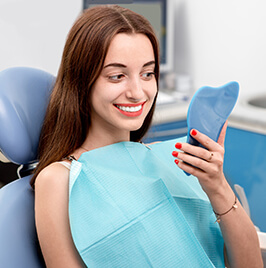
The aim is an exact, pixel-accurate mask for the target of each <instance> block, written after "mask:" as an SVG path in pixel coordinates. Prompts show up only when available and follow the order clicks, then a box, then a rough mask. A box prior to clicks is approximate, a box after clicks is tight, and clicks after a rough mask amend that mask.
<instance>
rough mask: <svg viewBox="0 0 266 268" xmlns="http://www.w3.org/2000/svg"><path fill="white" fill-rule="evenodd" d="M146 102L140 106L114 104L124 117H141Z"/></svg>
mask: <svg viewBox="0 0 266 268" xmlns="http://www.w3.org/2000/svg"><path fill="white" fill-rule="evenodd" d="M144 104H145V102H143V103H140V104H114V106H115V107H116V108H117V109H118V110H119V111H120V112H121V113H122V114H124V115H127V116H139V115H141V113H142V111H143V106H144Z"/></svg>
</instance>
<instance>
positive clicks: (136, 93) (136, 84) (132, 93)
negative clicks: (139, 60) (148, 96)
mask: <svg viewBox="0 0 266 268" xmlns="http://www.w3.org/2000/svg"><path fill="white" fill-rule="evenodd" d="M144 96H145V93H144V90H143V83H142V81H141V79H140V77H135V78H132V79H130V81H129V83H128V88H127V91H126V97H127V98H128V99H130V100H131V101H134V102H137V101H140V100H143V97H144Z"/></svg>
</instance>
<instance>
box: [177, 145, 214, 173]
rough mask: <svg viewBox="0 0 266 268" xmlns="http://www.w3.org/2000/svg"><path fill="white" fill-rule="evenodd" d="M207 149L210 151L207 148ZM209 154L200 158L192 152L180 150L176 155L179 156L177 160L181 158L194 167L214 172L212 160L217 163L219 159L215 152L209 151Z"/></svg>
mask: <svg viewBox="0 0 266 268" xmlns="http://www.w3.org/2000/svg"><path fill="white" fill-rule="evenodd" d="M205 151H206V152H208V151H207V150H205ZM173 155H174V154H173ZM207 155H208V157H205V158H199V157H195V156H192V155H190V154H186V153H182V152H179V153H178V155H177V156H176V157H177V160H181V161H182V162H183V163H185V164H188V165H190V166H192V167H194V168H197V169H200V170H202V171H204V172H208V171H209V172H212V171H213V170H212V169H213V165H212V163H210V162H213V163H214V165H216V163H215V162H216V161H217V159H216V156H215V155H214V153H210V152H208V154H207ZM174 156H175V155H174Z"/></svg>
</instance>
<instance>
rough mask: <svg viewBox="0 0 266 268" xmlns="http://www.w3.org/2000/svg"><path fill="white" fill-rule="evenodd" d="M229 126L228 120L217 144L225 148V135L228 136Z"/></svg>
mask: <svg viewBox="0 0 266 268" xmlns="http://www.w3.org/2000/svg"><path fill="white" fill-rule="evenodd" d="M227 125H228V121H227V120H226V121H225V123H224V125H223V127H222V130H221V133H220V136H219V138H218V141H217V143H218V144H220V145H221V146H223V147H224V141H225V135H226V130H227Z"/></svg>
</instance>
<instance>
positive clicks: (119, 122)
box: [91, 33, 157, 140]
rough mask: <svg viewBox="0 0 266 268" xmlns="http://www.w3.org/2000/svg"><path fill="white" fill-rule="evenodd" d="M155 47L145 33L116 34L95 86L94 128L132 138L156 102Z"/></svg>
mask: <svg viewBox="0 0 266 268" xmlns="http://www.w3.org/2000/svg"><path fill="white" fill-rule="evenodd" d="M154 68H155V58H154V52H153V47H152V44H151V42H150V40H149V39H148V37H146V36H145V35H143V34H125V33H120V34H117V35H116V36H115V37H114V38H113V40H112V42H111V44H110V47H109V49H108V51H107V55H106V58H105V61H104V67H103V70H102V72H101V74H100V76H99V77H98V79H97V80H96V82H95V84H94V86H93V88H92V95H91V98H92V99H91V101H92V113H91V130H93V131H96V133H97V131H100V132H98V133H101V134H102V133H106V132H107V133H109V134H111V135H114V136H115V137H117V138H121V139H123V140H125V139H126V140H129V135H130V131H134V130H137V129H139V128H140V127H141V126H142V124H143V121H144V119H145V117H146V116H147V114H148V112H149V111H150V109H151V106H152V104H153V101H154V98H155V95H156V92H157V83H156V79H155V75H154Z"/></svg>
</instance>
